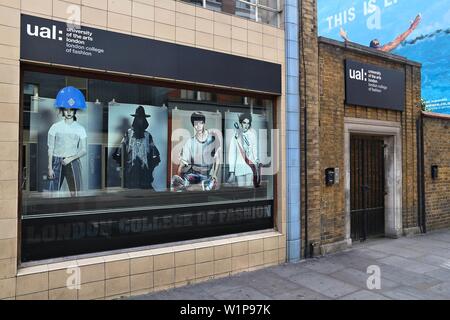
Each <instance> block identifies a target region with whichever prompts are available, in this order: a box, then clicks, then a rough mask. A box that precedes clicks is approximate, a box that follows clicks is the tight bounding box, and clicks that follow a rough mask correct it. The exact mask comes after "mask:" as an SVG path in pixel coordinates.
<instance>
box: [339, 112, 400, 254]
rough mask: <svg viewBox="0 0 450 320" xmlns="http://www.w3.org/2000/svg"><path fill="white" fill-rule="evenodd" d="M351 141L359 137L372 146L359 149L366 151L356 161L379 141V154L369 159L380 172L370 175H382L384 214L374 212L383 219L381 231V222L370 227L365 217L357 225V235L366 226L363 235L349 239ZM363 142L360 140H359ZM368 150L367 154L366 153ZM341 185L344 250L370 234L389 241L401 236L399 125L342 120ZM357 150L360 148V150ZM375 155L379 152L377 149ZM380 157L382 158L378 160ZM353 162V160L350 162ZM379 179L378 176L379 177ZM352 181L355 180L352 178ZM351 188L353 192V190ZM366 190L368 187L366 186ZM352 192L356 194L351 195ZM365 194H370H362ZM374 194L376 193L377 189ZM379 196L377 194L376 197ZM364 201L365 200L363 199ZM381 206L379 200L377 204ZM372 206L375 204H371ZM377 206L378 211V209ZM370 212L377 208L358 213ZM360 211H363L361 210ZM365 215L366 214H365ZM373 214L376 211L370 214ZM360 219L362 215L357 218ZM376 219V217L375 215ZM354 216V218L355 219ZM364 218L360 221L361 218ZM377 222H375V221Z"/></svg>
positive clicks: (346, 118)
mask: <svg viewBox="0 0 450 320" xmlns="http://www.w3.org/2000/svg"><path fill="white" fill-rule="evenodd" d="M353 137H360V138H367V137H371V139H372V142H366V146H365V147H362V149H366V153H362V151H360V153H362V154H360V157H362V156H364V154H365V157H368V155H367V154H368V152H369V151H370V148H369V147H368V146H370V145H371V144H372V145H377V144H378V145H380V144H381V143H382V141H383V144H384V145H383V147H384V148H382V150H381V151H380V152H379V153H378V154H377V155H376V156H374V155H373V154H372V153H370V154H372V155H371V157H376V158H377V159H378V162H374V164H378V165H380V164H381V165H383V166H384V168H383V169H382V170H381V169H376V170H375V169H374V170H373V171H378V172H380V171H381V172H383V174H384V190H383V192H382V194H383V195H384V196H383V199H384V202H383V203H384V205H383V207H384V213H383V214H382V213H381V212H382V210H381V209H380V210H378V211H379V212H380V213H379V214H378V216H383V217H384V231H383V232H380V231H379V230H380V228H381V227H380V225H381V223H382V222H379V223H380V224H379V225H376V224H375V226H374V225H373V223H371V222H370V220H369V219H368V218H369V217H366V220H365V222H364V220H363V221H362V222H361V223H360V224H359V225H360V226H361V224H362V227H359V231H361V229H362V228H365V226H364V223H366V225H367V229H366V230H367V232H366V234H365V236H364V233H363V232H364V231H365V230H364V229H363V230H362V231H363V232H360V233H361V234H360V235H356V234H353V235H352V218H351V217H352V214H351V212H352V199H353V198H355V197H354V196H352V194H353V193H352V186H351V181H352V179H351V177H352V175H351V169H350V167H351V162H352V160H351V157H350V155H351V154H352V152H351V151H352V148H351V145H352V143H351V140H352V138H353ZM363 140H364V139H363ZM355 146H356V144H354V145H353V148H354V147H355ZM367 149H369V150H367ZM344 150H345V152H344V172H345V176H344V184H345V217H344V218H345V241H346V242H347V245H348V246H351V245H352V242H353V241H359V240H360V239H364V238H367V237H369V236H371V235H372V233H380V234H381V235H384V236H385V237H389V238H398V237H400V236H401V235H402V233H403V227H402V211H403V210H402V198H403V191H402V190H403V182H402V181H403V178H402V176H403V175H402V130H401V124H400V123H399V122H393V121H380V120H369V119H361V118H350V117H345V118H344ZM359 150H361V147H360V149H359ZM378 151H379V149H378ZM381 157H383V158H381ZM363 160H364V163H365V164H366V165H368V164H367V160H365V159H361V160H360V162H361V161H363ZM353 161H355V160H353ZM366 174H367V171H366ZM380 175H381V173H380ZM355 177H356V176H355ZM359 184H360V186H362V187H363V189H366V188H365V187H364V186H366V185H367V184H366V183H365V181H362V182H359ZM355 185H356V184H354V187H353V188H354V189H355ZM369 188H370V186H369ZM355 192H356V191H355ZM359 192H362V189H360V190H359ZM365 192H366V193H367V192H369V193H370V191H365ZM378 192H380V191H379V189H378ZM379 195H380V196H381V194H379ZM365 197H367V199H368V197H369V195H367V194H366V195H365ZM360 200H361V201H362V195H361V196H360ZM364 200H365V199H364ZM379 201H380V202H381V200H379ZM373 203H375V201H374V202H373ZM380 207H381V205H380V206H379V207H378V208H380ZM353 208H355V210H356V209H360V208H357V207H356V205H353ZM370 208H377V205H376V204H375V205H371V204H370V203H368V205H366V206H362V209H370ZM363 211H364V210H363ZM366 211H367V210H366ZM372 211H376V210H372ZM360 215H363V214H360ZM375 216H376V215H375ZM356 218H357V216H355V219H356ZM363 218H364V217H363ZM377 221H379V220H377ZM353 225H354V226H355V227H356V226H358V222H356V223H354V224H353ZM372 227H373V228H375V230H377V232H375V231H373V230H372V229H370V228H372Z"/></svg>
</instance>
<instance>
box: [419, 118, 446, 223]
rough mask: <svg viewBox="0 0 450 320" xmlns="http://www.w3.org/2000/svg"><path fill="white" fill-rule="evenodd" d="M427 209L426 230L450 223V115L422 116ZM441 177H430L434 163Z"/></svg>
mask: <svg viewBox="0 0 450 320" xmlns="http://www.w3.org/2000/svg"><path fill="white" fill-rule="evenodd" d="M423 131H424V153H425V156H424V169H425V174H424V178H425V212H426V223H427V230H435V229H441V228H449V227H450V116H443V115H437V114H435V115H433V114H427V115H426V116H425V117H424V120H423ZM433 165H437V166H438V170H439V173H438V178H437V179H436V180H433V179H432V178H431V166H433Z"/></svg>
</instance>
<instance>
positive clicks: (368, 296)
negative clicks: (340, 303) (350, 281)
mask: <svg viewBox="0 0 450 320" xmlns="http://www.w3.org/2000/svg"><path fill="white" fill-rule="evenodd" d="M339 300H391V299H389V298H388V297H385V296H383V295H382V294H379V293H375V292H373V291H368V290H361V291H357V292H354V293H351V294H349V295H347V296H344V297H342V298H339Z"/></svg>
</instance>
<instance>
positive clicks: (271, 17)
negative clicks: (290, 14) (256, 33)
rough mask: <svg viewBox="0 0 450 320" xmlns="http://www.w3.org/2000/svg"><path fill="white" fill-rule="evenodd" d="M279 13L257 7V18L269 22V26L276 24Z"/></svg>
mask: <svg viewBox="0 0 450 320" xmlns="http://www.w3.org/2000/svg"><path fill="white" fill-rule="evenodd" d="M279 16H280V15H279V14H278V13H277V12H274V11H269V10H265V9H262V8H259V9H258V19H259V21H261V22H262V23H265V24H269V25H271V26H278V18H279Z"/></svg>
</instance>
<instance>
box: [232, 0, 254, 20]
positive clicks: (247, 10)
mask: <svg viewBox="0 0 450 320" xmlns="http://www.w3.org/2000/svg"><path fill="white" fill-rule="evenodd" d="M249 2H251V3H256V0H251V1H246V2H243V1H239V0H236V15H237V16H240V17H243V18H246V19H250V20H256V6H255V5H252V4H250V3H249Z"/></svg>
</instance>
